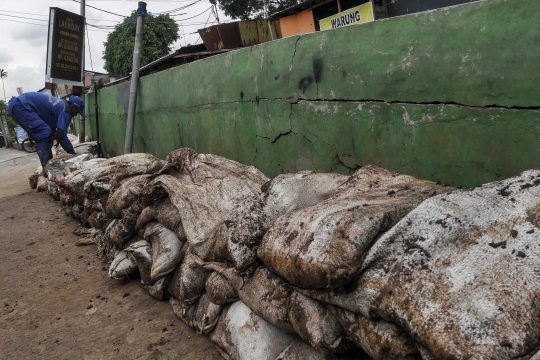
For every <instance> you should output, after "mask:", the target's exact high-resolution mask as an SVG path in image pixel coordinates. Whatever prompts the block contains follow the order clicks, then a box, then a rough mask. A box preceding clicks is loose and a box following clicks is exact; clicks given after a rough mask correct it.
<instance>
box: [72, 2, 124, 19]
mask: <svg viewBox="0 0 540 360" xmlns="http://www.w3.org/2000/svg"><path fill="white" fill-rule="evenodd" d="M73 1H74V2H76V3H79V4H80V3H81V2H80V1H79V0H73ZM85 6H88V7H90V8H92V9H96V10H99V11H103V12H106V13H107V14H111V15H116V16H120V17H124V18H125V17H127V16H125V15H120V14H116V13H113V12H110V11H107V10H103V9H100V8H97V7H95V6H92V5H88V4H85Z"/></svg>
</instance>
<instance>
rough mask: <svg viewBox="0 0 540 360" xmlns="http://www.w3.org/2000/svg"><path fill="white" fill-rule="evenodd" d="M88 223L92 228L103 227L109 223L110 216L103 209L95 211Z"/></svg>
mask: <svg viewBox="0 0 540 360" xmlns="http://www.w3.org/2000/svg"><path fill="white" fill-rule="evenodd" d="M88 224H89V225H90V227H92V228H96V229H102V228H104V227H105V226H107V225H108V224H109V218H108V217H107V215H106V214H104V213H103V212H102V211H93V212H92V213H91V214H90V216H89V217H88Z"/></svg>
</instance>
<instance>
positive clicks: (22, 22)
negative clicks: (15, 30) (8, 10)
mask: <svg viewBox="0 0 540 360" xmlns="http://www.w3.org/2000/svg"><path fill="white" fill-rule="evenodd" d="M0 21H11V22H16V23H21V24H29V25H37V26H49V25H44V24H36V23H30V22H26V21H17V20H10V19H0Z"/></svg>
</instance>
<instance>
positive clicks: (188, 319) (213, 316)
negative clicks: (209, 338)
mask: <svg viewBox="0 0 540 360" xmlns="http://www.w3.org/2000/svg"><path fill="white" fill-rule="evenodd" d="M169 302H170V304H171V307H172V308H173V312H174V313H175V315H176V316H178V317H179V318H180V319H181V320H182V321H183V322H185V323H186V324H187V325H188V326H189V327H191V328H192V329H195V330H196V331H197V332H198V333H199V334H201V333H204V334H209V333H210V332H211V331H212V330H214V328H215V327H216V324H217V322H218V319H219V315H220V314H221V311H222V310H223V306H221V305H217V304H214V303H212V302H211V301H210V300H209V299H208V295H206V294H202V295H201V297H200V298H199V299H198V301H197V303H196V304H195V305H194V306H192V307H190V308H189V309H186V308H185V307H183V305H182V303H181V302H180V301H179V300H176V299H174V298H171V299H170V300H169Z"/></svg>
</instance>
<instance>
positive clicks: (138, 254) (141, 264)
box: [126, 240, 154, 285]
mask: <svg viewBox="0 0 540 360" xmlns="http://www.w3.org/2000/svg"><path fill="white" fill-rule="evenodd" d="M126 251H127V253H128V256H129V259H130V261H131V262H132V263H133V264H135V265H137V268H138V269H139V274H140V275H141V282H142V283H143V284H144V285H152V284H154V281H152V277H151V272H152V244H150V243H149V242H148V241H146V240H139V241H137V242H135V243H133V244H131V245H130V246H128V247H127V248H126Z"/></svg>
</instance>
